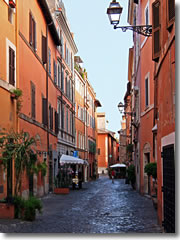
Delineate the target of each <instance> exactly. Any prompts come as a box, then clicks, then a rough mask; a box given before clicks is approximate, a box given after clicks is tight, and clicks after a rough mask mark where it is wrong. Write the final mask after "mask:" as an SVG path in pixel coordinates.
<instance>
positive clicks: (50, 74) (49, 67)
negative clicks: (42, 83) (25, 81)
mask: <svg viewBox="0 0 180 240" xmlns="http://www.w3.org/2000/svg"><path fill="white" fill-rule="evenodd" d="M48 63H49V66H48V67H49V74H50V75H51V49H50V48H49V62H48Z"/></svg>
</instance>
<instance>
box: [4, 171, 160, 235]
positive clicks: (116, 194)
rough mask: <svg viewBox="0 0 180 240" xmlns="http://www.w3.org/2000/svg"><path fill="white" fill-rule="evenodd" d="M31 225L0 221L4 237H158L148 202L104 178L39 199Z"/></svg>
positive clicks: (154, 218)
mask: <svg viewBox="0 0 180 240" xmlns="http://www.w3.org/2000/svg"><path fill="white" fill-rule="evenodd" d="M42 201H43V213H42V214H41V215H39V214H38V215H37V217H36V220H35V221H34V222H25V221H21V220H17V219H13V220H3V219H0V232H4V233H10V232H11V233H12V232H16V233H46V232H47V233H111V234H112V233H161V232H162V229H161V228H160V226H158V225H157V213H156V211H155V209H154V208H153V204H152V201H151V199H148V198H146V197H143V196H140V195H139V193H137V192H136V191H134V190H133V189H132V188H131V186H130V185H128V184H125V182H124V179H118V180H117V179H116V180H115V182H114V184H112V182H111V180H110V179H109V178H107V177H106V176H102V177H100V178H99V179H98V180H96V181H92V182H89V183H83V189H81V190H70V193H69V194H68V195H54V194H49V195H47V196H46V197H44V198H43V199H42Z"/></svg>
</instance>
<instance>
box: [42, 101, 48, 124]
mask: <svg viewBox="0 0 180 240" xmlns="http://www.w3.org/2000/svg"><path fill="white" fill-rule="evenodd" d="M42 123H43V124H44V125H46V126H47V99H46V98H42Z"/></svg>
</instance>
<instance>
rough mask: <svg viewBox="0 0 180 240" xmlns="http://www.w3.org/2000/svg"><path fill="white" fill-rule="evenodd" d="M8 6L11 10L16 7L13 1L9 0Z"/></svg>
mask: <svg viewBox="0 0 180 240" xmlns="http://www.w3.org/2000/svg"><path fill="white" fill-rule="evenodd" d="M9 6H10V7H11V8H15V7H16V3H15V1H14V0H9Z"/></svg>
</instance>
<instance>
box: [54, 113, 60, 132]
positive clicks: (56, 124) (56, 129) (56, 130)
mask: <svg viewBox="0 0 180 240" xmlns="http://www.w3.org/2000/svg"><path fill="white" fill-rule="evenodd" d="M54 116H55V118H54V119H55V133H56V134H58V130H59V128H58V126H59V122H58V119H59V114H58V113H57V112H56V111H55V114H54Z"/></svg>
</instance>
